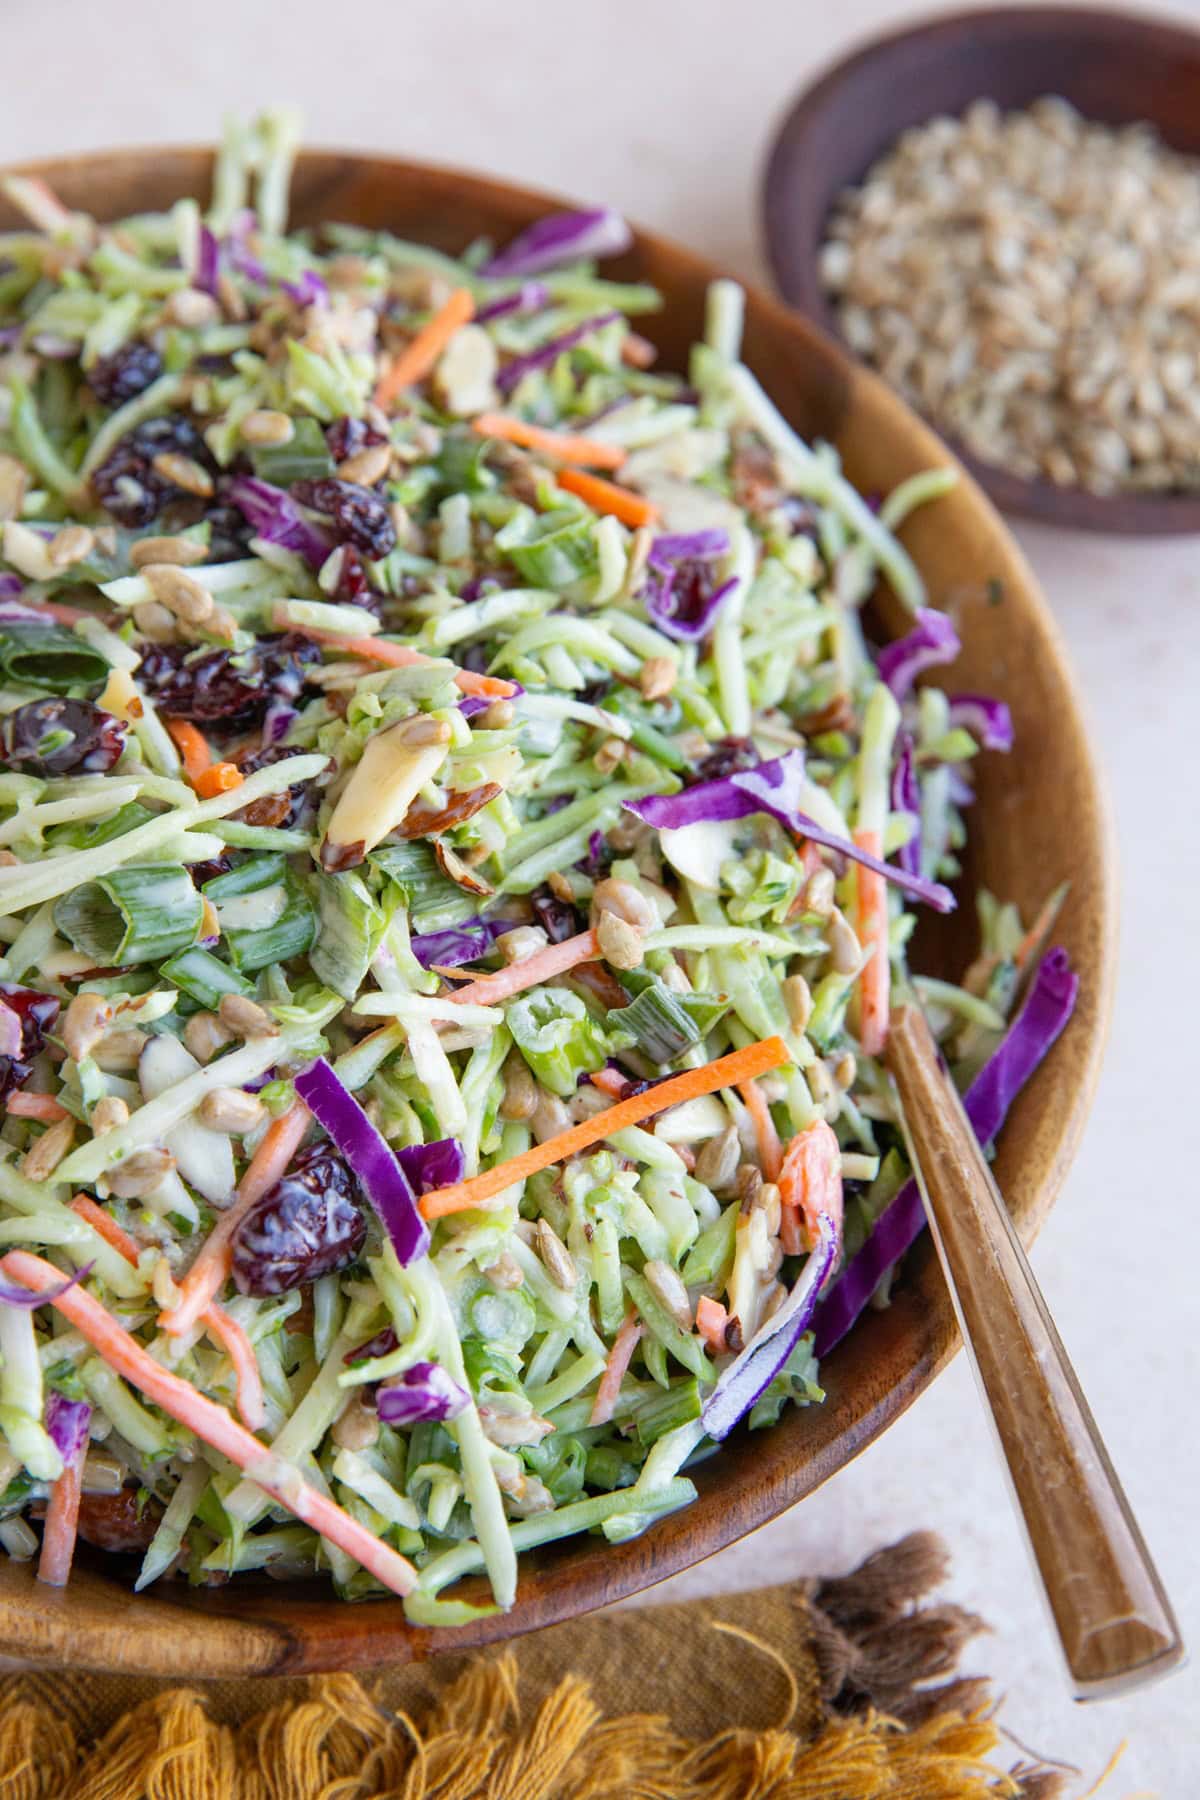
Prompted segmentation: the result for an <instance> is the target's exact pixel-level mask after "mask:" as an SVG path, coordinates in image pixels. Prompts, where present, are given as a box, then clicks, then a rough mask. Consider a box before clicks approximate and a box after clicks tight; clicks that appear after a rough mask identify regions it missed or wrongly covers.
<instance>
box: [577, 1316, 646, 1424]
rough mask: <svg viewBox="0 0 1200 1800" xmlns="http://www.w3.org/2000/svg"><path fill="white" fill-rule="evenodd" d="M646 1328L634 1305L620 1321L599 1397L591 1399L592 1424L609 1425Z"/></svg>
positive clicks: (597, 1393) (599, 1390) (601, 1379)
mask: <svg viewBox="0 0 1200 1800" xmlns="http://www.w3.org/2000/svg"><path fill="white" fill-rule="evenodd" d="M645 1329H646V1327H645V1326H644V1325H643V1324H642V1321H641V1320H640V1319H639V1318H638V1316H637V1314H636V1313H635V1312H634V1310H633V1308H632V1306H631V1307H630V1309H629V1311H628V1312H627V1313H626V1314H625V1317H624V1319H622V1321H621V1329H620V1330H619V1331H618V1332H617V1335H616V1337H615V1338H614V1339H613V1346H612V1349H611V1350H610V1351H609V1353H608V1362H607V1363H606V1364H605V1368H604V1373H603V1375H602V1376H601V1377H600V1386H599V1387H598V1388H597V1389H596V1398H595V1400H594V1401H593V1402H592V1413H591V1417H590V1419H589V1420H588V1424H589V1425H607V1424H608V1421H609V1420H610V1419H611V1418H612V1416H613V1408H614V1407H615V1406H616V1404H617V1395H618V1394H619V1393H620V1391H621V1383H622V1382H623V1381H624V1379H625V1371H626V1370H627V1369H628V1367H629V1365H630V1363H631V1362H632V1361H633V1353H634V1351H635V1350H636V1349H637V1347H638V1343H639V1342H640V1340H641V1337H642V1333H643V1332H644V1331H645Z"/></svg>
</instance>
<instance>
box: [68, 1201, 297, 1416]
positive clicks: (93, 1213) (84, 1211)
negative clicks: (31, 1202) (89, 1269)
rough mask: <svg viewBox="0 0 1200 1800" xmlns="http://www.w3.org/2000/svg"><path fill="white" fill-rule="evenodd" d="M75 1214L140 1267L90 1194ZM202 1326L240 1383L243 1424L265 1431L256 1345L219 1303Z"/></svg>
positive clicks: (74, 1205) (126, 1239)
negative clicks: (224, 1356)
mask: <svg viewBox="0 0 1200 1800" xmlns="http://www.w3.org/2000/svg"><path fill="white" fill-rule="evenodd" d="M71 1211H72V1212H74V1213H77V1214H78V1215H79V1217H80V1218H81V1219H86V1220H87V1222H88V1224H89V1225H90V1226H91V1227H92V1229H93V1230H94V1231H95V1232H96V1233H97V1234H98V1235H99V1236H100V1237H102V1238H103V1239H104V1241H105V1243H106V1244H111V1245H112V1247H113V1249H114V1250H116V1251H118V1252H119V1254H120V1255H121V1256H123V1257H124V1258H125V1261H126V1262H128V1263H133V1264H134V1266H135V1267H136V1266H137V1260H138V1255H139V1252H138V1247H137V1245H136V1244H135V1243H134V1241H133V1239H132V1238H131V1237H130V1235H129V1233H128V1232H127V1231H124V1230H122V1228H121V1226H120V1225H118V1224H117V1221H116V1220H115V1219H114V1218H112V1217H111V1216H110V1215H109V1214H108V1213H106V1212H105V1210H104V1208H103V1207H102V1206H97V1205H96V1202H95V1201H94V1200H93V1199H92V1197H91V1195H90V1194H76V1196H75V1198H74V1199H73V1200H72V1202H71ZM200 1318H201V1323H202V1324H203V1326H204V1329H205V1330H206V1331H207V1332H208V1335H209V1336H210V1337H211V1338H214V1339H215V1340H216V1342H217V1343H218V1344H219V1345H220V1346H221V1348H222V1350H224V1352H225V1354H226V1356H228V1358H229V1360H230V1362H231V1363H232V1364H233V1373H234V1379H235V1380H236V1382H237V1405H238V1411H239V1412H240V1413H241V1415H242V1418H243V1420H244V1421H245V1423H246V1424H247V1425H248V1426H249V1427H250V1430H251V1431H261V1430H262V1427H263V1426H264V1425H265V1424H266V1421H267V1409H266V1406H265V1405H264V1403H263V1390H262V1377H261V1375H260V1374H259V1372H258V1358H257V1357H256V1356H255V1354H254V1348H253V1345H252V1344H251V1342H250V1339H249V1338H248V1337H247V1336H246V1333H245V1332H244V1331H243V1330H242V1328H241V1326H240V1325H239V1324H238V1322H237V1320H236V1319H233V1318H231V1317H230V1316H229V1314H228V1313H227V1312H226V1311H225V1309H224V1307H221V1306H217V1305H216V1304H215V1303H214V1304H213V1305H212V1306H210V1307H208V1308H207V1309H206V1310H205V1311H204V1312H203V1313H202V1314H201V1315H200Z"/></svg>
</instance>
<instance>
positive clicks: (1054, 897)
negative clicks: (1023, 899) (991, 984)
mask: <svg viewBox="0 0 1200 1800" xmlns="http://www.w3.org/2000/svg"><path fill="white" fill-rule="evenodd" d="M1066 897H1067V896H1066V890H1065V889H1064V888H1061V887H1057V888H1055V890H1054V892H1053V893H1052V894H1051V895H1050V897H1049V899H1047V900H1046V901H1045V902H1044V904H1043V906H1042V909H1041V911H1040V912H1039V913H1038V916H1037V918H1036V919H1035V920H1034V921H1033V924H1032V925H1031V926H1030V927H1029V930H1028V931H1027V932H1026V933H1025V936H1024V937H1023V938H1022V939H1021V942H1020V944H1019V945H1018V946H1017V954H1016V956H1015V957H1014V958H1013V961H1014V962H1015V963H1016V965H1017V967H1018V969H1023V968H1024V967H1025V964H1026V963H1027V962H1028V961H1029V958H1030V956H1031V955H1032V954H1033V952H1034V951H1035V950H1036V949H1037V947H1038V945H1039V944H1040V943H1041V942H1042V940H1043V939H1044V938H1048V937H1049V936H1050V930H1051V927H1052V926H1053V924H1054V921H1055V919H1056V918H1057V917H1058V915H1059V912H1060V911H1061V910H1062V903H1063V901H1064V900H1065V899H1066Z"/></svg>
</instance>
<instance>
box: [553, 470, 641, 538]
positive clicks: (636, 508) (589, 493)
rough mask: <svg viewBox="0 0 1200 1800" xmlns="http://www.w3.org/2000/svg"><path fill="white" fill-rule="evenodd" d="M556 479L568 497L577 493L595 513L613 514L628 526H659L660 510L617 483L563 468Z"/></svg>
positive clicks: (580, 471) (581, 471)
mask: <svg viewBox="0 0 1200 1800" xmlns="http://www.w3.org/2000/svg"><path fill="white" fill-rule="evenodd" d="M554 479H555V481H556V482H557V483H558V485H559V487H560V488H566V490H567V492H568V494H577V495H578V496H579V498H580V499H581V500H584V501H586V502H587V504H588V505H589V506H590V507H591V509H592V511H593V512H598V513H612V515H613V517H614V518H616V519H620V520H621V522H622V524H625V525H655V524H657V523H658V516H659V515H658V508H657V506H655V505H654V503H653V502H652V501H650V500H643V498H642V496H641V495H640V494H635V493H633V492H632V491H631V489H629V488H623V487H618V486H617V484H616V482H615V481H603V480H601V478H600V476H599V475H585V474H584V472H583V470H582V469H560V470H559V471H558V473H557V474H556V475H555V477H554Z"/></svg>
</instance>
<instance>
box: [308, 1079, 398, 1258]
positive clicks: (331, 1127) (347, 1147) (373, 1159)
mask: <svg viewBox="0 0 1200 1800" xmlns="http://www.w3.org/2000/svg"><path fill="white" fill-rule="evenodd" d="M295 1087H296V1092H297V1094H299V1096H300V1098H301V1100H303V1102H304V1104H305V1105H306V1106H307V1107H308V1109H309V1111H310V1112H311V1113H312V1115H313V1117H314V1118H315V1119H316V1121H317V1123H318V1124H319V1125H321V1126H323V1127H324V1129H325V1131H326V1132H328V1134H329V1136H330V1137H331V1138H332V1139H333V1142H334V1143H335V1144H336V1145H337V1147H338V1149H339V1150H340V1151H341V1153H342V1155H343V1156H344V1157H345V1159H346V1161H347V1163H348V1164H349V1165H350V1167H351V1169H353V1171H354V1176H355V1179H356V1181H357V1182H358V1184H359V1186H360V1187H361V1188H362V1190H363V1193H364V1194H365V1195H366V1196H367V1199H368V1200H369V1201H370V1202H371V1205H372V1206H373V1207H374V1208H375V1211H376V1212H377V1213H378V1215H379V1219H380V1223H381V1224H382V1226H383V1228H384V1230H385V1231H386V1232H387V1234H388V1237H389V1238H390V1239H391V1243H392V1248H393V1249H394V1250H395V1252H396V1255H397V1257H398V1259H399V1261H400V1262H401V1263H402V1264H404V1263H410V1262H413V1261H414V1260H415V1259H416V1258H417V1257H418V1256H424V1254H425V1252H426V1251H427V1250H428V1248H429V1227H428V1225H426V1223H425V1221H424V1219H423V1218H422V1217H421V1214H420V1212H419V1211H418V1210H417V1197H416V1195H415V1194H414V1193H413V1191H412V1187H411V1185H410V1183H409V1179H408V1176H407V1175H406V1174H405V1173H404V1170H403V1169H402V1168H401V1166H400V1164H399V1162H398V1161H397V1160H396V1156H395V1154H394V1152H393V1151H392V1150H391V1148H390V1147H389V1145H388V1142H387V1139H386V1138H385V1137H383V1135H382V1134H381V1133H380V1131H379V1130H378V1129H377V1128H376V1127H375V1126H374V1125H373V1124H372V1123H371V1121H370V1119H369V1118H368V1117H367V1115H366V1113H365V1112H364V1111H363V1109H362V1107H361V1106H360V1105H359V1104H358V1101H357V1100H356V1099H355V1098H354V1095H353V1094H352V1093H351V1092H350V1090H349V1088H347V1087H346V1086H345V1084H344V1083H343V1082H342V1080H341V1079H340V1077H339V1076H338V1075H337V1074H336V1073H335V1072H334V1070H333V1069H332V1068H330V1066H329V1064H328V1063H327V1062H326V1060H325V1058H324V1057H323V1056H318V1057H317V1059H316V1061H315V1062H312V1063H310V1064H309V1066H308V1068H307V1069H302V1070H301V1072H300V1074H299V1075H297V1076H296V1080H295Z"/></svg>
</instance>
